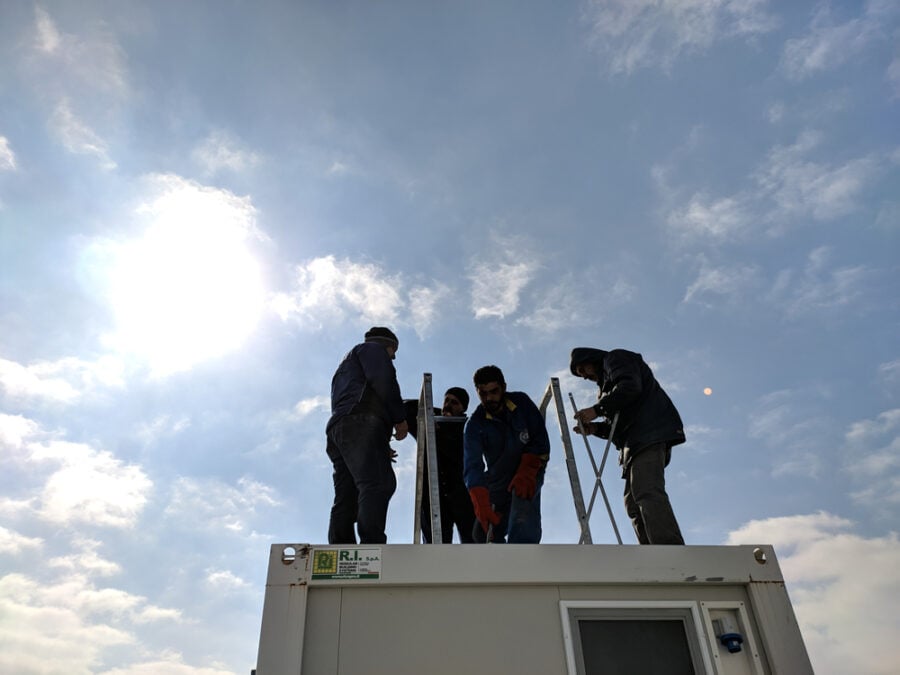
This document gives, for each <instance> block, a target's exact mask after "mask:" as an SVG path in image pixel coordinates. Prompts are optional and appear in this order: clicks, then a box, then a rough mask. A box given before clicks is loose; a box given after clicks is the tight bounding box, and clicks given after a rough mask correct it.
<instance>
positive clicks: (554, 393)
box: [540, 377, 593, 544]
mask: <svg viewBox="0 0 900 675" xmlns="http://www.w3.org/2000/svg"><path fill="white" fill-rule="evenodd" d="M551 398H552V399H553V401H554V403H555V404H556V418H557V421H558V422H559V433H560V436H561V438H562V444H563V450H564V452H565V455H566V470H567V471H568V474H569V483H570V485H571V486H572V500H573V501H574V502H575V514H576V515H577V517H578V525H579V527H580V528H581V538H580V539H579V540H578V543H579V544H592V543H593V540H592V538H591V527H590V522H589V520H588V515H587V512H586V511H585V508H584V493H583V492H582V489H581V480H580V479H579V478H578V466H577V465H576V463H575V452H574V451H573V450H572V438H571V437H570V436H569V422H568V420H567V419H566V410H565V406H564V405H563V399H562V393H561V392H560V388H559V378H558V377H551V378H550V384H549V385H547V390H546V391H545V392H544V396H543V398H542V399H541V405H540V410H541V414H542V415H544V417H545V419H546V411H547V405H548V404H549V403H550V399H551Z"/></svg>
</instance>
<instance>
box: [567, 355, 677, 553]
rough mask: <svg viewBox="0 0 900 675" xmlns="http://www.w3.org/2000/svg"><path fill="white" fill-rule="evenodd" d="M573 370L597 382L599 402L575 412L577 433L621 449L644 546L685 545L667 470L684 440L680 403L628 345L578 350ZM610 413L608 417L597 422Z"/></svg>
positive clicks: (628, 498) (629, 501)
mask: <svg viewBox="0 0 900 675" xmlns="http://www.w3.org/2000/svg"><path fill="white" fill-rule="evenodd" d="M569 369H570V370H571V371H572V374H573V375H575V376H576V377H582V378H584V379H586V380H591V381H592V382H596V383H597V385H598V386H599V388H600V390H599V393H598V396H597V399H598V400H597V403H596V404H594V405H593V406H590V407H588V408H583V409H582V410H578V411H577V412H576V413H575V419H576V421H577V424H576V426H575V431H576V432H578V433H581V431H582V430H584V433H587V434H593V435H595V436H599V437H600V438H609V434H610V430H611V426H612V425H611V420H613V419H614V418H615V415H616V414H618V416H619V419H618V421H617V424H616V429H615V433H613V438H612V442H613V443H614V444H615V446H616V447H617V448H618V450H619V464H620V465H621V466H622V477H623V478H624V479H625V510H626V512H627V513H628V517H629V518H630V519H631V524H632V526H633V527H634V532H635V534H636V535H637V539H638V542H639V543H641V544H684V538H683V537H682V536H681V530H680V529H679V527H678V521H676V520H675V513H674V512H673V511H672V504H671V503H670V502H669V495H668V494H666V479H665V468H666V466H668V464H669V460H670V459H671V457H672V447H673V446H675V445H678V444H679V443H684V441H685V436H684V424H682V422H681V416H680V415H679V414H678V410H676V408H675V405H674V404H673V403H672V401H671V399H670V398H669V396H668V395H667V394H666V392H665V391H663V388H662V387H661V386H660V385H659V382H657V381H656V378H655V377H654V376H653V372H652V371H651V370H650V367H649V366H648V365H647V364H646V363H645V362H644V359H643V357H641V355H640V354H637V353H635V352H630V351H627V350H625V349H613V350H612V351H603V350H601V349H592V348H590V347H576V348H575V349H573V350H572V355H571V360H570V364H569ZM598 417H605V418H606V421H596V422H595V421H593V420H596V419H597V418H598Z"/></svg>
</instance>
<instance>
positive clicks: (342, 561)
mask: <svg viewBox="0 0 900 675" xmlns="http://www.w3.org/2000/svg"><path fill="white" fill-rule="evenodd" d="M312 578H313V580H314V581H315V580H317V579H380V578H381V549H380V548H328V549H315V550H314V551H313V556H312Z"/></svg>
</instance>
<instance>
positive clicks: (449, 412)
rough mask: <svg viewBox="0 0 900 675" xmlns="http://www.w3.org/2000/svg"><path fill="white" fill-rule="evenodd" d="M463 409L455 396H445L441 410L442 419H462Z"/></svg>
mask: <svg viewBox="0 0 900 675" xmlns="http://www.w3.org/2000/svg"><path fill="white" fill-rule="evenodd" d="M463 412H465V407H464V406H463V404H462V403H461V402H460V400H459V399H458V398H456V396H454V395H453V394H447V395H446V396H444V407H443V408H441V414H442V415H443V416H444V417H462V415H463Z"/></svg>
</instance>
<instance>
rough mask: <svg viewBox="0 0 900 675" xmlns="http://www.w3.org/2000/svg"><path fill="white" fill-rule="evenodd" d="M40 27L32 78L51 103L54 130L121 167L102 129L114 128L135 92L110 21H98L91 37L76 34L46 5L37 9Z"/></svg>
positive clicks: (80, 149)
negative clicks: (60, 23) (114, 120)
mask: <svg viewBox="0 0 900 675" xmlns="http://www.w3.org/2000/svg"><path fill="white" fill-rule="evenodd" d="M34 26H35V27H34V40H33V48H34V49H33V58H32V59H31V61H30V62H29V67H30V68H31V69H32V72H31V73H29V74H30V76H31V77H30V81H31V82H32V83H33V86H34V87H35V88H36V89H38V90H39V94H40V96H41V98H42V99H43V100H46V101H48V102H49V105H50V114H49V121H48V124H49V127H50V130H51V132H52V133H53V134H54V135H55V136H56V137H57V139H58V140H59V141H60V143H62V145H63V147H64V148H66V150H68V151H69V152H71V153H73V154H78V155H88V156H91V157H95V158H96V159H98V160H99V162H100V165H101V167H103V168H104V169H113V168H115V167H116V163H115V161H114V160H113V159H112V158H111V157H110V149H109V146H108V144H107V142H106V140H104V138H103V136H102V134H101V133H98V131H97V129H98V128H106V127H109V126H110V122H111V119H112V116H113V115H114V114H115V112H116V111H117V110H118V108H119V105H120V103H121V102H122V101H123V100H125V98H126V97H127V95H128V93H129V88H128V83H127V75H126V73H127V71H126V67H125V56H124V52H123V50H122V48H121V47H120V46H119V44H118V42H117V41H116V39H115V38H114V37H113V36H112V35H111V34H110V33H109V32H108V30H107V28H106V26H105V25H104V24H102V23H98V24H95V29H94V32H93V33H92V34H91V35H89V36H84V37H83V36H77V35H72V34H69V33H65V32H63V31H61V30H59V28H58V27H57V25H56V22H55V21H54V19H53V17H51V16H50V14H49V13H48V12H47V11H46V10H45V9H43V8H41V7H36V8H35V24H34Z"/></svg>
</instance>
